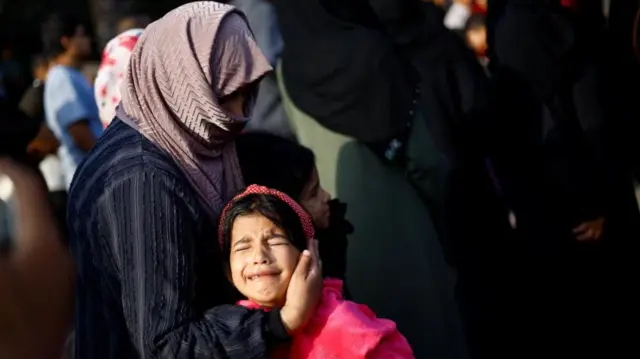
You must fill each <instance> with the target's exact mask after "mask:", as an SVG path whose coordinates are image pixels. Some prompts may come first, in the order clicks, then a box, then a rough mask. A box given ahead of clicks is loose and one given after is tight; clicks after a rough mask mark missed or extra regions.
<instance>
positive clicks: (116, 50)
mask: <svg viewBox="0 0 640 359" xmlns="http://www.w3.org/2000/svg"><path fill="white" fill-rule="evenodd" d="M143 31H144V30H142V29H132V30H127V31H125V32H123V33H121V34H119V35H118V36H116V37H114V38H113V39H112V40H111V41H109V43H107V46H105V48H104V51H103V52H102V61H101V62H100V69H99V70H98V74H97V76H96V81H95V84H94V86H93V88H94V92H95V93H94V95H95V97H96V103H97V104H98V110H99V111H100V121H102V124H103V125H104V127H107V126H108V125H109V123H111V120H113V118H114V117H115V115H116V107H117V106H118V104H119V103H120V97H121V96H120V86H122V82H123V81H124V77H125V74H126V71H127V66H129V59H130V58H131V53H132V52H133V49H134V47H135V45H136V43H137V42H138V38H140V35H142V32H143Z"/></svg>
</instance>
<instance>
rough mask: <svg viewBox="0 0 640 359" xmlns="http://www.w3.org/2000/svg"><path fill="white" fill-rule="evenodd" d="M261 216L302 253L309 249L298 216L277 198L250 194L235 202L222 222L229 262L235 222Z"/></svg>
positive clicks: (223, 252) (223, 242)
mask: <svg viewBox="0 0 640 359" xmlns="http://www.w3.org/2000/svg"><path fill="white" fill-rule="evenodd" d="M250 214H261V215H263V216H265V217H266V218H268V219H269V220H270V221H271V222H273V223H274V224H275V225H276V226H278V227H279V228H281V229H282V230H283V231H284V233H285V235H286V236H287V238H288V239H289V242H291V244H292V245H293V246H294V247H296V248H297V249H298V250H299V251H300V252H302V251H303V250H305V249H306V248H307V239H306V237H305V235H304V229H303V228H302V223H301V221H300V217H298V214H297V213H296V212H295V211H294V210H293V208H291V207H290V206H289V205H288V204H286V203H285V202H283V201H282V200H280V199H279V198H277V197H274V196H271V195H265V194H250V195H247V196H246V197H243V198H240V199H238V200H236V201H235V202H233V204H232V205H231V207H229V209H228V210H227V212H226V214H225V217H224V218H223V221H222V255H223V260H224V261H226V262H228V261H229V257H230V255H231V233H232V231H233V222H235V220H236V219H237V218H238V217H242V216H247V215H250Z"/></svg>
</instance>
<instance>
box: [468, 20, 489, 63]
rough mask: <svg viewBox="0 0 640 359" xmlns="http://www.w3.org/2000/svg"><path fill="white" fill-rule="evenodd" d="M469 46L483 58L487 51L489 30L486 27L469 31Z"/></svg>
mask: <svg viewBox="0 0 640 359" xmlns="http://www.w3.org/2000/svg"><path fill="white" fill-rule="evenodd" d="M466 38H467V44H469V47H470V48H471V49H472V50H473V51H474V52H475V53H476V55H479V56H483V55H484V54H485V52H486V51H487V28H486V27H484V26H479V27H475V28H472V29H469V30H467V33H466Z"/></svg>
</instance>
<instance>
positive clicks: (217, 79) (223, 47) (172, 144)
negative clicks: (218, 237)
mask: <svg viewBox="0 0 640 359" xmlns="http://www.w3.org/2000/svg"><path fill="white" fill-rule="evenodd" d="M269 71H271V67H270V65H269V63H268V61H267V60H266V58H265V57H264V56H263V54H262V53H261V52H260V50H259V48H258V46H257V44H256V42H255V40H254V37H253V34H252V32H251V29H250V28H249V25H248V24H247V21H246V19H245V17H244V15H243V14H242V13H241V12H240V11H238V10H236V9H235V8H234V7H232V6H229V5H224V4H220V3H217V2H212V1H202V2H193V3H189V4H186V5H183V6H181V7H179V8H177V9H175V10H173V11H171V12H169V13H168V14H167V15H165V16H164V17H163V18H161V19H160V20H158V21H156V22H154V23H153V24H151V25H150V26H149V27H148V28H147V29H146V30H145V32H144V33H143V34H142V36H140V39H139V40H138V43H137V45H136V47H135V49H134V51H133V54H132V55H131V61H130V64H129V68H128V70H127V72H126V76H125V79H124V82H123V85H122V88H121V92H122V101H121V103H120V106H119V107H118V109H117V110H116V114H117V116H118V118H120V119H121V120H122V121H124V122H125V123H127V124H128V125H130V126H131V127H133V128H135V129H136V130H137V131H139V132H140V133H141V134H142V135H144V136H145V137H147V138H148V139H149V140H150V141H151V142H153V143H155V144H156V145H158V146H160V147H161V148H162V149H164V150H165V151H166V152H167V153H168V154H169V155H170V156H171V157H172V158H173V159H174V160H175V161H176V163H177V164H178V166H179V167H180V168H181V169H182V171H183V172H184V173H185V175H186V176H187V178H188V180H189V182H190V183H191V184H192V186H193V187H194V188H195V189H196V191H197V193H198V195H199V196H200V198H201V200H202V202H203V204H204V205H205V208H206V209H207V210H208V212H209V213H210V215H211V216H212V217H214V218H215V217H217V215H218V214H219V213H220V212H221V210H222V207H223V206H224V203H226V202H227V201H228V200H229V199H231V198H232V197H233V196H234V195H235V194H236V193H237V192H238V191H239V190H241V189H242V187H243V180H242V173H241V171H240V166H239V163H238V159H237V156H236V153H235V146H234V144H233V141H232V140H233V138H234V136H235V135H236V134H237V133H238V132H240V131H241V130H242V128H243V127H244V125H245V124H246V122H247V121H248V118H245V117H235V116H231V115H229V114H228V113H227V112H225V111H224V110H223V109H222V107H221V106H220V103H219V99H220V98H222V97H225V96H228V95H230V94H232V93H234V92H236V91H238V90H240V89H243V88H245V87H247V86H248V85H250V84H253V83H256V82H257V81H258V80H260V79H261V78H262V77H263V76H264V75H265V74H267V73H268V72H269ZM247 102H248V103H249V104H250V105H249V106H246V107H247V109H246V111H245V116H247V117H249V116H250V115H251V109H252V107H253V106H252V105H253V98H250V99H247Z"/></svg>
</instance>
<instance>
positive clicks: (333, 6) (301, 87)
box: [274, 0, 417, 142]
mask: <svg viewBox="0 0 640 359" xmlns="http://www.w3.org/2000/svg"><path fill="white" fill-rule="evenodd" d="M394 2H397V3H398V4H399V5H398V4H394ZM372 3H373V5H374V7H371V6H370V5H369V2H368V1H366V0H350V1H337V0H305V1H298V0H277V1H274V4H275V6H276V10H277V13H278V21H279V25H280V31H281V32H282V36H283V39H284V42H285V50H284V53H283V73H284V82H285V84H286V86H287V91H288V93H289V95H290V96H291V98H292V100H293V102H294V103H295V104H296V105H297V106H298V107H299V108H300V109H301V110H302V111H303V112H305V113H307V114H309V115H310V116H311V117H313V118H314V119H316V120H317V121H318V122H320V123H321V124H322V125H324V126H325V127H327V128H329V129H331V130H333V131H336V132H339V133H342V134H346V135H350V136H353V137H355V138H357V139H359V140H361V141H365V142H375V141H382V140H387V139H389V138H392V137H393V136H396V135H398V134H399V133H401V132H402V131H404V129H405V127H406V125H407V123H408V122H409V121H410V116H409V111H410V109H411V108H412V102H413V92H414V88H415V83H416V82H417V79H416V77H415V76H414V74H412V73H411V72H412V70H411V67H410V66H408V64H407V61H406V60H405V59H404V57H403V56H401V55H400V52H401V51H403V49H402V48H401V46H398V44H401V45H402V44H404V46H405V47H406V48H408V49H410V48H411V47H412V46H413V44H414V43H415V42H416V39H415V36H413V35H412V34H413V32H412V29H413V27H412V26H414V25H411V24H413V22H403V21H402V20H403V19H402V16H405V17H406V16H415V15H414V14H415V12H411V11H407V10H406V9H408V7H405V5H406V4H413V3H414V1H405V0H402V1H398V0H395V1H389V0H376V1H374V2H372ZM415 3H417V1H416V2H415ZM389 4H391V5H389ZM374 9H375V10H378V11H385V12H386V13H387V14H388V15H386V16H383V17H380V16H379V14H376V11H374ZM407 14H409V15H407ZM406 24H410V25H406Z"/></svg>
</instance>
